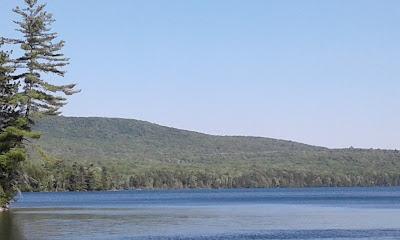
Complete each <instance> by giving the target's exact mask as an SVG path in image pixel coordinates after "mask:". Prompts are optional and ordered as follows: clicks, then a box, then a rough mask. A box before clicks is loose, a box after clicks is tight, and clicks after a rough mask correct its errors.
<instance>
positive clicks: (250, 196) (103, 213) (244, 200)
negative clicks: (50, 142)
mask: <svg viewBox="0 0 400 240" xmlns="http://www.w3.org/2000/svg"><path fill="white" fill-rule="evenodd" d="M0 239H1V240H3V239H4V240H6V239H16V240H20V239H38V240H42V239H44V240H46V239H51V240H57V239H78V240H79V239H111V240H113V239H123V240H125V239H152V240H166V239H168V240H177V239H193V240H206V239H207V240H208V239H218V240H219V239H232V240H239V239H240V240H248V239H400V188H346V189H344V188H319V189H241V190H182V191H128V192H96V193H25V194H23V195H22V196H21V197H20V199H19V201H18V202H17V203H16V204H14V205H13V210H12V211H11V212H10V213H6V214H0Z"/></svg>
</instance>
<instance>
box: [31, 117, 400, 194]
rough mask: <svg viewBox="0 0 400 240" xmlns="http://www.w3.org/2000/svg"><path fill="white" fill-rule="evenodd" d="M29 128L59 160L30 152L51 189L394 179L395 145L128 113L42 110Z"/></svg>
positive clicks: (397, 178) (398, 165) (397, 176)
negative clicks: (307, 138) (229, 133)
mask: <svg viewBox="0 0 400 240" xmlns="http://www.w3.org/2000/svg"><path fill="white" fill-rule="evenodd" d="M59 126H62V127H59ZM35 130H37V131H41V132H43V133H44V135H43V137H42V138H41V139H40V140H38V141H37V144H39V145H40V146H41V147H42V148H43V149H44V150H45V151H46V152H48V153H49V155H52V156H55V158H57V159H58V160H59V161H60V164H58V165H53V168H44V167H43V166H44V163H43V160H41V159H43V157H40V156H37V157H36V158H35V161H34V162H33V163H32V164H33V165H31V166H30V168H31V171H32V172H36V173H37V172H42V173H41V174H39V175H40V176H42V177H41V178H36V179H37V180H38V181H39V182H40V183H44V182H48V181H49V180H48V177H49V176H50V178H51V179H58V181H60V182H59V183H56V184H55V185H56V186H64V187H62V188H60V187H58V188H57V190H58V191H65V190H67V191H91V190H100V189H104V190H109V189H129V188H232V187H306V186H377V185H379V186H394V185H400V171H399V170H400V153H399V152H398V151H396V150H394V151H392V150H373V149H369V150H367V149H353V148H350V149H328V148H323V147H315V146H310V145H305V144H301V143H295V142H290V141H283V140H275V139H269V138H257V137H220V136H211V135H206V134H201V133H196V132H190V131H184V130H178V129H173V128H167V127H162V126H159V125H155V124H151V123H148V122H143V121H137V120H127V119H108V118H73V117H49V118H44V119H41V120H40V121H38V122H37V124H36V126H35ZM60 146H62V147H60ZM61 162H62V163H61ZM57 168H58V169H57ZM57 173H60V174H61V176H59V175H57ZM53 185H54V184H53ZM55 189H56V188H54V187H51V186H50V185H49V184H47V185H45V186H44V185H43V186H41V187H39V188H36V189H34V188H32V189H31V190H45V191H54V190H55Z"/></svg>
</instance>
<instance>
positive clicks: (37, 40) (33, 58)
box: [13, 0, 77, 120]
mask: <svg viewBox="0 0 400 240" xmlns="http://www.w3.org/2000/svg"><path fill="white" fill-rule="evenodd" d="M25 4H26V7H24V8H19V7H17V8H15V9H14V10H13V11H14V12H15V13H17V14H18V15H19V16H20V17H21V20H20V21H15V23H16V24H17V25H18V27H19V28H18V29H17V30H18V31H19V32H21V33H22V35H23V38H22V39H19V40H15V41H14V42H15V43H17V44H19V45H20V47H21V49H22V51H23V53H24V55H23V56H22V57H20V58H18V59H17V63H18V64H19V66H20V67H21V71H22V73H21V74H20V77H21V79H22V80H23V86H22V87H23V94H21V96H22V97H23V103H24V104H23V106H21V110H22V111H23V113H24V116H25V117H26V118H30V117H32V115H33V114H36V113H41V114H45V115H57V114H59V109H60V108H61V107H62V106H64V105H65V104H66V102H65V100H66V99H65V97H63V96H61V95H71V94H74V93H76V92H77V91H75V90H74V88H75V84H68V85H56V84H53V83H50V82H49V81H46V80H45V78H44V75H46V76H47V77H54V76H60V77H64V74H65V71H64V70H63V67H65V66H66V65H68V64H69V62H68V61H69V59H68V58H65V57H64V54H63V53H61V50H62V48H63V47H64V44H65V42H64V41H56V39H57V36H58V35H57V33H55V32H51V28H50V26H51V24H52V23H53V22H54V19H53V16H52V14H50V13H48V12H46V11H45V7H46V4H38V1H37V0H25ZM59 93H61V95H60V94H59ZM30 120H32V119H30Z"/></svg>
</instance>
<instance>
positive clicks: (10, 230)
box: [0, 212, 24, 240]
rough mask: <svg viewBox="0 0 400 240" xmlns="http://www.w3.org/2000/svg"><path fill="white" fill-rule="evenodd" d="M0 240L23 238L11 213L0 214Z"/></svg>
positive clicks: (20, 239) (19, 239)
mask: <svg viewBox="0 0 400 240" xmlns="http://www.w3.org/2000/svg"><path fill="white" fill-rule="evenodd" d="M0 239H4V240H6V239H13V240H23V239H24V237H23V235H22V233H21V232H20V229H19V227H18V225H17V222H16V221H15V217H14V214H13V213H11V212H4V213H0Z"/></svg>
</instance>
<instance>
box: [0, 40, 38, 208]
mask: <svg viewBox="0 0 400 240" xmlns="http://www.w3.org/2000/svg"><path fill="white" fill-rule="evenodd" d="M3 44H4V39H3V38H0V47H1V46H2V45H3ZM14 73H15V68H14V64H13V62H12V60H11V59H10V58H9V54H8V53H7V52H5V51H0V208H1V209H4V208H6V207H7V205H8V204H9V203H10V201H11V200H12V199H13V197H14V196H15V194H16V192H17V191H18V187H17V186H18V183H19V180H20V178H21V176H22V172H21V169H20V167H21V165H20V163H21V162H22V161H24V160H25V158H26V154H25V150H24V146H23V140H24V138H25V137H36V136H35V134H33V133H29V132H27V131H25V129H26V126H27V121H26V119H24V118H21V112H20V108H19V106H20V102H19V101H18V100H19V97H18V94H17V93H18V86H19V83H18V82H17V81H15V80H16V79H17V78H16V77H15V76H14V75H13V74H14Z"/></svg>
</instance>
